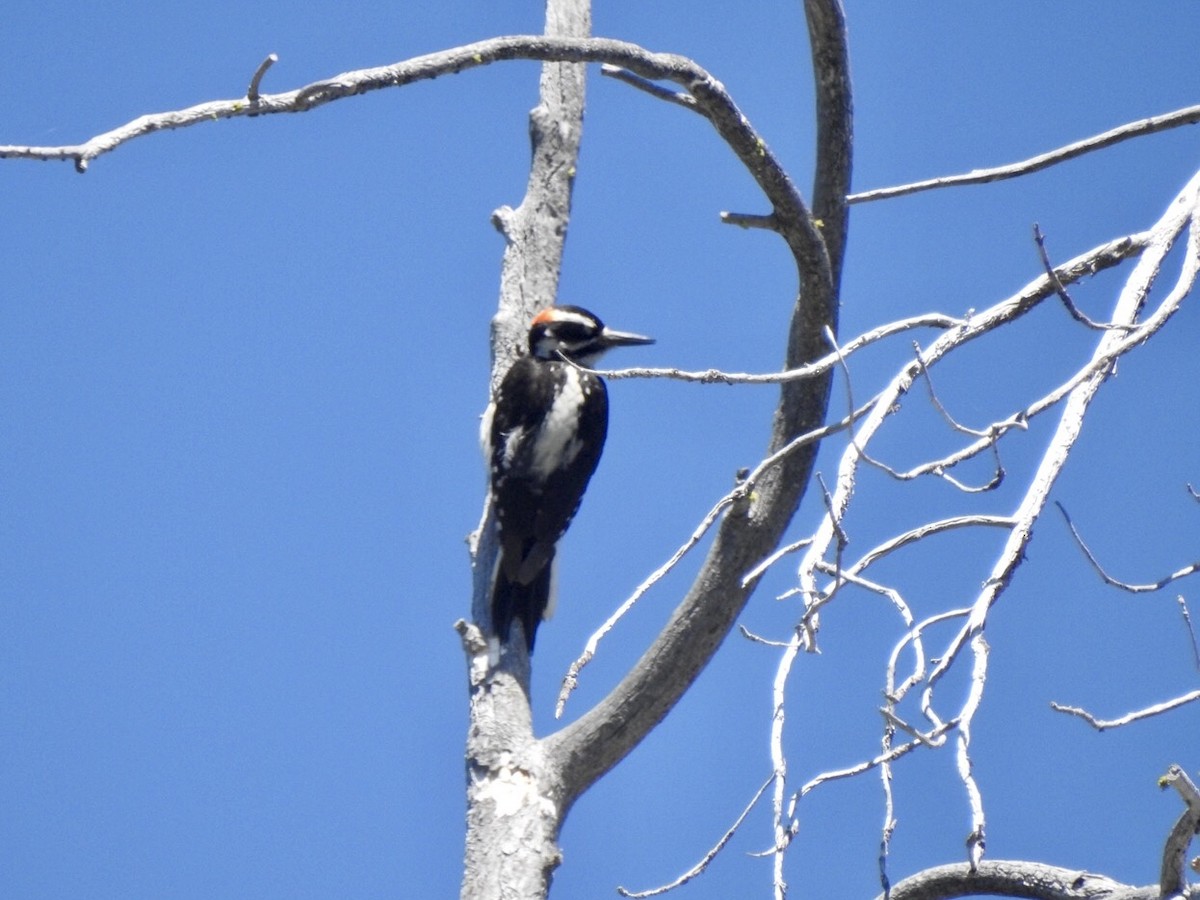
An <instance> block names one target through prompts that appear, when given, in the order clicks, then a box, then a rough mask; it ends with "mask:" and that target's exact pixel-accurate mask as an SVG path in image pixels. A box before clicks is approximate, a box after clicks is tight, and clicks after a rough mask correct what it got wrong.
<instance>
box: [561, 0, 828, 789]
mask: <svg viewBox="0 0 1200 900" xmlns="http://www.w3.org/2000/svg"><path fill="white" fill-rule="evenodd" d="M806 8H811V9H810V16H815V17H816V18H817V19H818V20H819V21H820V22H821V23H822V25H821V27H820V28H817V29H813V30H812V32H811V34H810V40H811V43H812V48H813V49H812V52H813V57H814V65H818V64H819V65H821V66H825V67H826V68H823V69H822V70H821V72H820V76H819V77H818V79H817V83H818V85H824V86H823V87H820V88H819V89H818V96H817V105H818V119H819V120H821V121H825V122H827V123H828V122H832V121H834V120H835V119H838V118H839V117H840V118H841V119H842V120H843V124H842V125H841V126H839V127H834V126H832V125H827V126H826V128H825V129H823V130H822V132H821V137H820V138H819V141H820V142H821V144H822V145H823V146H821V147H820V148H819V150H818V166H817V175H816V178H815V183H816V186H817V187H816V193H818V194H819V195H820V197H819V200H818V205H817V207H816V208H818V209H820V210H821V213H820V216H819V218H820V220H821V222H822V225H821V228H820V229H819V230H818V228H817V226H816V225H815V223H814V221H813V216H812V215H810V214H809V213H808V212H807V209H806V207H805V205H804V203H803V201H802V200H801V199H800V197H799V195H798V194H797V193H796V192H795V189H794V187H793V186H792V184H791V181H790V180H789V179H788V178H787V176H786V174H785V173H784V172H783V170H782V168H780V167H778V164H777V163H776V162H775V161H774V158H773V157H772V156H770V154H769V152H767V151H766V150H765V146H764V145H763V144H762V142H761V140H759V139H757V137H756V136H755V137H752V135H753V132H752V131H750V130H748V126H747V124H746V121H745V118H744V117H741V116H740V114H739V118H737V119H734V118H731V117H729V116H726V115H724V114H722V115H720V116H713V115H711V114H710V116H709V117H710V119H712V120H713V123H714V125H715V126H716V127H717V129H718V131H719V132H720V133H721V135H722V137H724V138H725V139H726V141H727V142H728V143H729V144H730V146H732V147H733V148H734V150H735V152H737V154H738V156H739V158H740V159H742V161H743V163H745V164H746V165H747V167H748V168H750V170H751V172H752V173H753V174H754V177H755V179H756V180H757V181H758V183H759V186H760V187H761V188H762V189H763V192H764V194H765V195H766V196H767V198H768V200H769V201H770V202H771V204H772V206H773V208H774V214H775V216H776V217H777V219H778V227H777V229H776V230H777V231H778V233H779V234H780V235H781V236H782V237H783V238H784V240H785V241H786V242H787V244H788V247H789V249H790V250H791V251H792V255H793V258H794V259H795V261H796V267H797V273H798V276H799V279H800V292H799V296H798V298H797V301H796V304H795V307H794V309H793V313H792V323H791V327H790V331H789V340H788V350H787V355H786V359H785V367H786V368H789V369H791V368H797V367H799V366H801V365H804V364H805V363H807V362H809V361H811V360H814V359H817V358H819V357H821V356H824V355H825V354H826V353H827V352H828V350H829V348H828V346H826V344H825V340H824V337H823V332H824V329H825V328H827V327H832V326H834V325H836V322H837V287H838V285H837V277H836V273H838V272H840V270H841V256H840V255H841V247H842V239H841V238H840V237H838V236H839V235H842V234H843V229H844V222H845V213H844V209H843V208H842V199H841V195H839V194H838V193H837V191H835V190H831V186H837V185H841V184H848V183H849V166H850V150H849V147H848V145H847V146H841V142H843V141H848V139H849V134H850V128H849V115H850V102H849V93H848V91H849V76H848V69H847V65H848V61H847V57H846V49H845V33H844V29H839V28H837V27H834V26H830V25H828V24H827V23H838V22H841V8H840V5H839V4H838V3H837V2H836V0H809V2H808V3H807V4H806ZM626 67H627V68H631V69H632V70H633V71H634V72H636V73H637V74H639V75H649V76H650V77H655V78H659V77H662V76H661V75H660V74H657V73H655V72H649V73H648V72H646V71H644V70H643V71H639V70H638V69H636V68H634V67H632V66H626ZM671 80H675V81H676V83H680V82H679V80H678V79H671ZM688 87H689V91H690V93H691V94H692V96H693V97H695V98H696V100H697V102H698V103H699V104H700V106H701V107H702V108H708V109H716V110H729V109H736V107H733V106H732V101H729V100H728V99H727V98H724V97H723V96H722V94H723V88H721V86H720V85H719V83H717V82H715V81H711V80H704V81H694V82H693V83H691V84H690V85H688ZM825 145H827V146H825ZM764 154H765V155H764ZM764 162H765V163H766V164H765V165H764ZM830 236H833V237H834V238H835V239H834V240H833V241H832V243H827V238H829V237H830ZM827 247H832V248H833V255H831V253H830V251H829V250H828V249H827ZM828 387H829V375H828V373H825V374H822V375H820V376H818V377H815V378H813V379H809V380H806V381H800V382H792V383H790V384H785V385H784V386H783V387H782V388H781V397H780V402H779V405H778V407H777V410H776V413H775V422H774V427H773V429H772V436H771V440H770V443H769V451H774V450H778V449H779V448H781V447H784V446H786V445H787V444H788V443H789V442H790V441H792V439H793V438H795V437H796V436H797V435H803V434H805V433H806V432H808V431H811V430H813V429H815V428H817V427H818V426H820V424H821V423H822V422H823V421H824V417H825V411H826V406H827V401H828ZM816 449H817V445H816V443H813V444H810V445H807V446H805V447H804V448H803V449H801V450H799V451H797V452H795V453H792V454H789V455H788V456H787V457H785V458H784V459H782V460H781V461H780V462H779V464H778V465H776V466H774V467H772V468H771V469H769V470H768V471H766V472H764V473H763V476H762V478H761V480H760V481H759V483H758V484H756V485H755V487H754V491H753V493H752V494H751V495H750V496H748V497H746V498H745V499H744V500H742V501H741V502H739V503H737V504H734V505H733V506H732V507H731V508H730V510H729V512H728V513H727V514H726V516H725V518H724V520H723V521H722V522H721V524H720V526H719V527H718V529H717V534H716V537H715V539H714V541H713V544H712V546H711V548H710V550H709V553H708V556H707V558H706V560H705V562H704V564H703V566H702V568H701V571H700V573H699V575H698V576H697V578H696V581H695V583H694V584H693V585H692V587H691V589H690V590H689V591H688V594H687V596H686V597H685V598H684V599H683V601H682V602H681V603H680V604H679V606H678V607H677V608H676V610H675V612H674V614H673V615H672V617H671V620H670V622H669V623H668V624H667V626H666V628H664V629H663V631H662V632H661V633H660V634H659V636H658V637H657V638H656V639H655V641H654V643H653V644H652V645H651V647H650V648H649V649H648V650H647V651H646V653H645V654H643V656H642V658H641V659H640V660H639V661H638V663H637V665H636V666H635V667H634V669H633V670H632V671H630V672H629V674H627V675H626V676H625V678H624V679H622V681H621V682H620V683H619V684H618V685H617V686H616V687H615V688H614V689H613V691H612V692H611V693H610V694H609V695H608V696H607V697H606V698H605V699H604V700H602V701H601V702H600V703H599V704H598V705H597V706H596V707H594V708H593V709H591V710H589V711H588V712H587V713H586V714H584V715H583V716H582V717H581V718H580V719H579V720H578V721H576V722H574V723H572V724H570V725H568V726H566V727H565V728H563V729H562V730H561V731H559V732H558V733H557V734H555V735H552V736H551V737H550V738H548V739H547V743H548V744H549V746H550V748H551V750H552V752H553V754H554V755H555V756H556V757H557V758H559V759H560V760H561V762H562V765H563V779H564V784H565V791H566V796H567V798H568V802H569V800H570V799H573V798H574V797H577V796H578V795H579V793H581V792H582V791H583V790H585V789H586V788H587V787H588V786H589V785H590V784H592V783H593V782H594V781H595V780H596V779H597V778H599V777H600V776H601V775H603V774H604V773H605V772H607V771H608V770H609V769H610V768H611V767H612V766H614V765H615V764H616V763H617V762H618V761H619V760H620V759H622V758H623V757H624V756H625V755H626V754H627V753H628V752H629V751H630V750H631V749H632V748H633V747H634V746H636V745H637V743H638V742H639V741H641V740H642V738H643V737H645V735H646V734H648V733H649V731H650V730H651V729H652V728H653V727H654V726H655V725H657V724H658V722H659V721H661V719H662V718H663V716H665V715H666V714H667V712H669V711H670V709H671V708H672V707H673V706H674V705H675V703H676V702H678V700H679V699H680V697H682V696H683V694H684V692H685V691H686V690H687V689H688V687H689V686H690V685H691V683H692V682H693V681H694V680H695V678H696V676H697V675H699V673H700V671H701V670H702V669H703V668H704V666H705V665H706V664H707V663H708V660H709V659H710V658H711V657H712V655H713V653H715V652H716V649H717V647H718V646H719V645H720V643H721V641H722V640H724V638H725V636H726V634H727V633H728V632H729V630H730V629H731V628H732V627H733V623H734V621H735V620H736V618H737V615H738V613H739V612H741V610H742V608H743V606H744V605H745V602H746V599H747V598H748V597H749V594H750V592H751V591H752V590H753V587H754V584H756V582H751V583H750V584H748V585H745V586H743V584H742V575H743V574H744V573H745V572H747V571H749V569H750V568H751V567H752V566H753V565H754V564H755V563H757V562H758V561H759V560H760V559H762V558H763V557H764V556H766V555H767V554H768V553H770V552H771V551H772V550H773V549H774V548H775V546H776V545H777V544H778V541H779V539H780V536H781V535H782V534H783V532H784V529H785V528H786V527H787V524H788V523H789V522H790V520H791V517H792V515H793V513H794V512H795V509H796V506H797V505H798V503H799V501H800V498H801V497H802V496H803V493H804V488H805V486H806V485H807V483H808V478H809V473H810V471H811V467H812V462H813V459H814V458H815V455H816Z"/></svg>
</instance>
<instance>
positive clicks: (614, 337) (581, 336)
mask: <svg viewBox="0 0 1200 900" xmlns="http://www.w3.org/2000/svg"><path fill="white" fill-rule="evenodd" d="M653 343H654V338H648V337H644V336H642V335H640V334H630V333H629V332H627V331H614V330H613V329H611V328H608V327H607V326H606V325H605V324H604V323H603V322H601V321H600V319H598V318H597V317H596V316H594V315H592V314H591V313H590V312H588V311H587V310H586V309H581V308H580V307H578V306H551V307H549V308H548V309H544V310H542V311H541V312H540V313H538V314H537V315H536V316H535V317H534V319H533V321H532V322H531V323H530V325H529V352H530V354H532V355H533V356H536V357H537V358H539V359H559V358H560V357H565V358H567V359H568V360H570V361H571V362H573V363H576V364H578V365H581V366H585V367H587V368H592V367H593V366H594V365H595V364H596V362H597V361H598V360H599V359H600V357H601V356H602V355H603V354H604V352H605V351H606V350H611V349H612V348H613V347H626V346H633V345H635V344H653Z"/></svg>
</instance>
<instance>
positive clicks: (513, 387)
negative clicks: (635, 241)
mask: <svg viewBox="0 0 1200 900" xmlns="http://www.w3.org/2000/svg"><path fill="white" fill-rule="evenodd" d="M653 343H654V339H653V338H648V337H643V336H642V335H640V334H629V333H627V332H622V331H614V330H613V329H611V328H608V327H606V326H605V324H604V323H603V322H601V321H600V319H599V318H597V317H596V316H595V315H593V314H592V313H590V312H588V311H587V310H586V309H581V308H580V307H578V306H552V307H550V308H549V309H546V310H543V311H542V312H540V313H538V315H537V316H535V317H534V319H533V321H532V322H531V323H530V326H529V353H528V355H527V356H521V357H518V359H517V360H516V362H514V363H513V364H512V367H511V368H510V369H509V370H508V372H507V374H505V376H504V378H503V380H502V381H501V382H500V387H499V388H497V390H496V394H495V398H494V399H493V401H492V403H491V405H490V406H489V407H488V411H487V413H486V414H485V416H484V421H483V431H482V435H481V437H482V439H483V442H484V447H485V453H486V455H487V459H488V465H489V475H490V482H491V498H492V508H493V510H494V511H495V515H496V523H497V527H498V530H499V539H500V553H499V558H498V559H497V561H496V571H495V575H494V577H493V580H492V608H491V612H492V632H493V634H495V635H496V636H497V637H498V638H499V639H500V641H501V642H507V641H508V639H509V633H510V631H511V628H512V623H513V622H515V621H519V622H520V623H521V627H522V630H523V631H524V634H525V643H526V645H527V647H528V650H529V652H530V653H532V652H533V642H534V637H535V635H536V634H537V627H538V624H539V623H540V622H541V620H542V619H543V618H549V617H550V614H551V613H552V612H553V597H552V594H553V586H552V581H553V577H552V575H553V562H554V552H555V547H556V545H557V543H558V540H559V538H561V537H562V536H563V534H564V533H565V532H566V530H567V526H569V525H570V524H571V519H572V518H574V516H575V512H576V510H578V509H579V502H580V501H581V500H582V499H583V493H584V491H585V490H587V486H588V481H589V480H590V479H591V477H592V473H593V472H594V471H596V464H597V463H598V462H599V461H600V453H601V452H602V451H603V449H604V438H605V436H606V434H607V432H608V391H607V389H606V388H605V386H604V381H603V379H601V378H600V377H598V376H596V375H593V374H591V373H590V372H585V371H583V370H582V369H580V368H577V366H583V367H585V368H589V369H590V368H594V366H595V364H596V362H597V361H598V360H599V359H600V357H601V356H602V355H603V354H604V352H605V351H607V350H610V349H611V348H613V347H623V346H630V345H635V344H653Z"/></svg>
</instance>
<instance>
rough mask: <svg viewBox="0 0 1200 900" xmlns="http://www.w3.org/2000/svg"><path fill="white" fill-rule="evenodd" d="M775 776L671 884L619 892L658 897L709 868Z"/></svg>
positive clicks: (763, 784)
mask: <svg viewBox="0 0 1200 900" xmlns="http://www.w3.org/2000/svg"><path fill="white" fill-rule="evenodd" d="M774 778H775V776H774V775H770V776H768V778H767V780H766V781H764V782H763V783H762V787H760V788H759V789H758V790H757V791H756V792H755V794H754V796H753V797H751V798H750V802H749V803H747V804H746V808H745V809H743V810H742V814H741V815H740V816H738V817H737V820H736V821H735V822H734V823H733V824H732V825H730V826H729V830H727V831H726V832H725V833H724V834H723V835H721V839H720V840H719V841H717V842H716V844H714V845H713V847H712V849H711V850H709V851H708V852H707V853H705V854H704V856H703V857H702V858H701V859H700V861H699V862H698V863H696V865H694V866H692V867H691V868H690V869H688V870H687V871H686V872H684V873H683V874H682V875H680V876H679V877H678V878H676V879H675V880H674V881H672V882H671V883H670V884H664V885H661V886H660V887H656V888H652V889H651V890H648V891H630V890H626V889H625V888H623V887H620V886H618V887H617V893H618V894H620V895H621V896H622V897H634V898H638V897H657V896H658V895H659V894H665V893H667V891H671V890H674V889H675V888H677V887H680V886H682V885H685V884H687V883H688V882H689V881H691V880H692V879H693V878H695V877H696V876H697V875H700V874H702V873H703V872H704V870H705V869H707V868H708V865H709V863H711V862H712V861H713V860H714V859H716V857H717V854H718V853H720V852H721V851H722V850H724V849H725V845H726V844H728V843H729V841H730V839H731V838H732V837H733V836H734V834H736V833H737V830H738V828H740V827H741V825H742V823H743V822H744V821H746V816H748V815H750V811H751V810H752V809H754V807H755V805H756V804H757V803H758V801H759V800H760V799H762V795H763V794H765V793H766V792H767V788H769V787H770V786H771V782H772V781H773V780H774Z"/></svg>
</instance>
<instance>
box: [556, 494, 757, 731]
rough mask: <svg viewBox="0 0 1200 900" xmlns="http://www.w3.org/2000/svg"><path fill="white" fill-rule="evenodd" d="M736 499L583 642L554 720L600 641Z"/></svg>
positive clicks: (714, 512) (711, 515) (723, 502)
mask: <svg viewBox="0 0 1200 900" xmlns="http://www.w3.org/2000/svg"><path fill="white" fill-rule="evenodd" d="M736 498H737V492H736V491H734V492H731V493H729V494H726V495H725V496H724V497H722V498H721V499H720V500H718V501H717V503H716V505H714V506H713V508H712V509H710V510H709V511H708V514H707V515H706V516H705V517H704V518H703V519H702V520H701V522H700V524H699V525H697V526H696V529H695V531H693V532H692V533H691V535H690V536H689V537H688V539H687V540H685V541H684V542H683V543H682V544H680V546H679V548H678V549H677V550H676V551H675V552H674V553H673V554H671V558H670V559H668V560H667V561H666V562H665V563H663V564H662V565H661V566H659V567H658V568H657V569H655V570H654V572H653V573H651V575H650V577H649V578H647V579H646V580H645V581H643V582H642V583H641V584H639V585H638V586H637V589H636V590H634V592H633V593H632V594H630V595H629V597H628V599H626V600H625V602H624V603H622V604H621V605H620V606H619V607H617V609H616V611H615V612H614V613H613V614H612V615H610V616H609V617H608V618H607V619H605V620H604V624H603V625H601V626H600V627H599V628H597V629H596V630H595V631H594V632H593V633H592V636H591V637H589V638H588V640H587V644H585V645H584V648H583V652H582V653H580V654H579V656H578V658H576V660H575V661H574V662H572V663H571V665H570V666H569V667H568V669H567V674H566V675H564V676H563V681H562V687H561V688H559V691H558V702H557V703H555V705H554V718H556V719H560V718H562V714H563V710H564V709H565V708H566V705H567V700H568V699H569V698H570V696H571V694H572V693H573V692H574V691H575V688H576V687H578V686H579V673H580V671H582V670H583V667H584V666H586V665H587V664H588V663H590V662H591V661H592V659H593V657H595V655H596V650H597V649H598V648H599V646H600V641H601V640H603V639H604V637H605V636H606V635H607V634H608V633H609V632H610V631H612V629H613V628H614V627H615V626H616V624H617V623H618V622H619V621H621V619H623V618H624V617H625V614H626V613H627V612H629V611H630V610H631V609H633V607H634V605H635V604H636V603H637V602H638V600H640V599H641V598H642V596H643V595H644V594H645V593H646V591H648V590H650V588H652V587H654V585H655V584H657V583H658V582H659V581H661V580H662V579H663V578H664V577H665V576H666V574H667V573H668V572H670V571H671V570H672V569H673V568H675V566H676V565H677V564H678V563H679V561H680V560H681V559H683V557H684V556H686V555H687V552H688V551H689V550H691V549H692V548H693V547H695V546H696V544H698V543H700V540H701V538H703V537H704V535H705V534H707V533H708V529H709V528H711V527H712V525H713V523H714V522H716V521H717V517H718V516H720V515H721V513H722V512H723V511H724V510H725V509H727V508H728V507H730V506H732V505H733V504H734V502H735V501H736Z"/></svg>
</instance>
